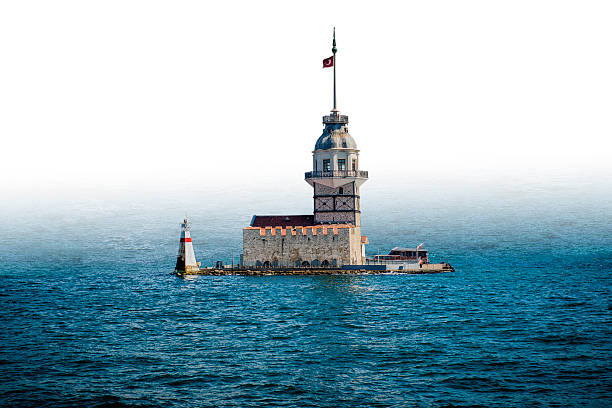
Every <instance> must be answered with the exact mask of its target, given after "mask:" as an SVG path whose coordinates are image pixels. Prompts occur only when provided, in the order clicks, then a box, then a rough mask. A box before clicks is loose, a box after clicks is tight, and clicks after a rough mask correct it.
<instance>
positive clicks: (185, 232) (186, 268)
mask: <svg viewBox="0 0 612 408" xmlns="http://www.w3.org/2000/svg"><path fill="white" fill-rule="evenodd" d="M175 269H176V271H177V272H196V271H198V270H199V269H200V265H199V263H198V262H196V257H195V253H194V252H193V244H192V242H191V232H190V230H189V223H187V218H185V219H184V220H183V222H182V223H181V242H180V244H179V251H178V256H177V257H176V268H175Z"/></svg>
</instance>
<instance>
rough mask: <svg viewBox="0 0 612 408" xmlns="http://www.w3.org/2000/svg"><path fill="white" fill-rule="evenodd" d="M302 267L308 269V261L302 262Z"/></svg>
mask: <svg viewBox="0 0 612 408" xmlns="http://www.w3.org/2000/svg"><path fill="white" fill-rule="evenodd" d="M302 266H303V267H305V268H308V267H309V266H310V263H309V262H308V261H304V262H302Z"/></svg>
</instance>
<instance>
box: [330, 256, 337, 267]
mask: <svg viewBox="0 0 612 408" xmlns="http://www.w3.org/2000/svg"><path fill="white" fill-rule="evenodd" d="M331 264H332V266H336V265H338V260H337V259H336V258H334V259H332V261H331Z"/></svg>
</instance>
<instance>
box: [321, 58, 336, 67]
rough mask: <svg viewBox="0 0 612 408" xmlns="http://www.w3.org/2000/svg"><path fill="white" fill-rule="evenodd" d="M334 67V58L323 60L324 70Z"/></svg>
mask: <svg viewBox="0 0 612 408" xmlns="http://www.w3.org/2000/svg"><path fill="white" fill-rule="evenodd" d="M333 66H334V57H329V58H325V59H324V60H323V68H329V67H333Z"/></svg>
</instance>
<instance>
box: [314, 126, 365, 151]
mask: <svg viewBox="0 0 612 408" xmlns="http://www.w3.org/2000/svg"><path fill="white" fill-rule="evenodd" d="M314 149H315V150H328V149H355V150H357V143H355V139H353V137H352V136H351V135H350V133H349V132H348V129H347V127H346V126H345V125H340V124H333V125H327V126H325V129H323V134H322V135H321V136H320V137H319V139H317V143H315V148H314Z"/></svg>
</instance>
